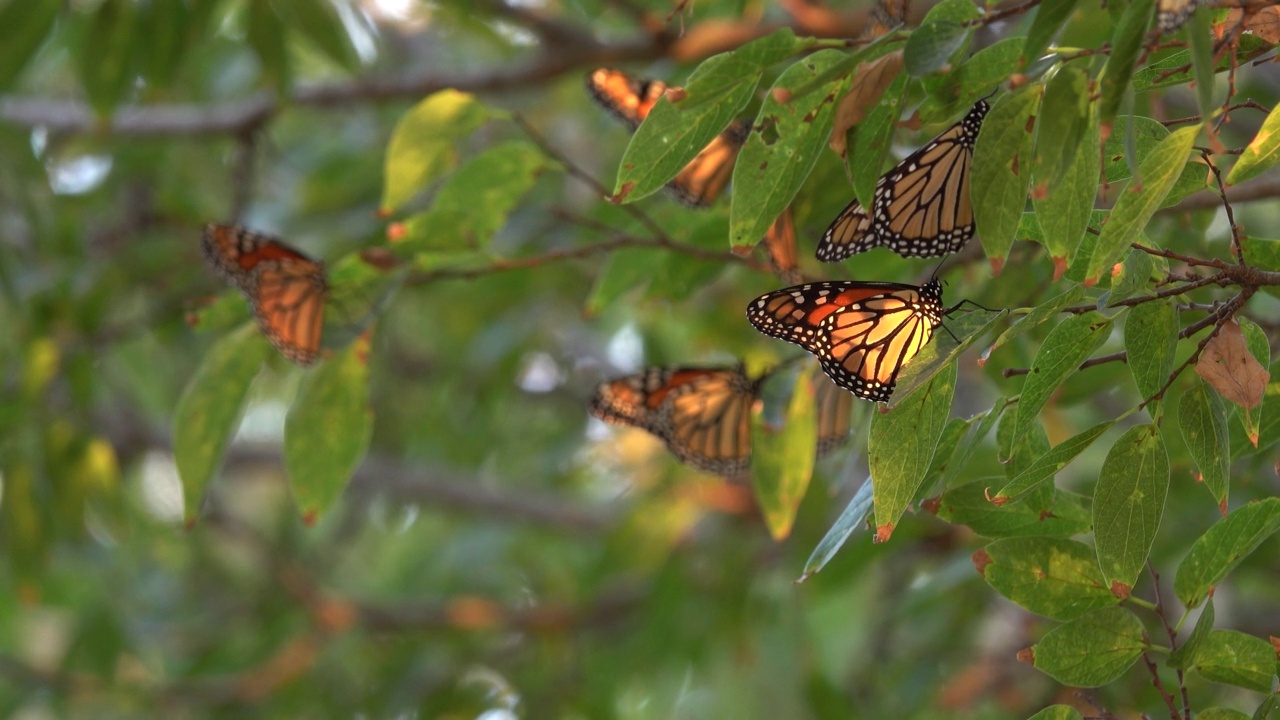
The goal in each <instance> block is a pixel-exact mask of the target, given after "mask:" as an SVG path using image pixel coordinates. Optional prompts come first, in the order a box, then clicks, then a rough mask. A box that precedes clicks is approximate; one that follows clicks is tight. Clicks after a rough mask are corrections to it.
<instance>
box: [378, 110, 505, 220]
mask: <svg viewBox="0 0 1280 720" xmlns="http://www.w3.org/2000/svg"><path fill="white" fill-rule="evenodd" d="M490 116H491V113H490V111H489V109H488V108H486V107H485V106H484V105H482V104H480V103H478V102H476V99H475V98H473V97H472V96H470V95H468V94H466V93H461V92H458V91H457V90H441V91H439V92H436V93H433V94H431V95H428V96H427V98H426V99H425V100H423V101H422V102H419V103H418V104H417V105H414V106H413V107H412V108H410V109H409V112H407V113H405V115H404V117H402V118H400V120H399V122H397V123H396V127H395V129H394V130H393V131H392V132H391V141H390V142H389V143H388V144H387V161H386V166H385V180H384V183H383V188H382V206H381V210H380V212H381V213H383V214H385V215H389V214H391V213H393V212H395V211H396V210H398V209H399V208H400V206H401V205H403V204H404V203H405V201H407V200H409V199H410V198H412V197H413V196H414V195H416V194H417V193H419V192H420V191H422V190H423V189H424V188H426V186H427V185H429V184H430V183H431V182H433V181H435V180H436V179H437V178H439V177H440V176H442V175H444V174H445V173H447V172H449V171H450V170H452V169H453V166H454V165H456V164H457V162H458V155H457V147H458V144H459V142H460V141H461V140H462V139H463V138H465V137H467V136H468V135H470V134H471V133H472V132H473V131H475V129H476V128H478V127H480V125H482V124H483V123H484V122H485V121H486V120H488V119H489V117H490Z"/></svg>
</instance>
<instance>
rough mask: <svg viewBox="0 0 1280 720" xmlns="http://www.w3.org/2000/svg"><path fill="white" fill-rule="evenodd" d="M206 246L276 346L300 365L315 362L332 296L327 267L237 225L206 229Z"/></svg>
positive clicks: (208, 255) (203, 243) (203, 242)
mask: <svg viewBox="0 0 1280 720" xmlns="http://www.w3.org/2000/svg"><path fill="white" fill-rule="evenodd" d="M201 247H202V248H203V250H204V256H205V258H206V259H208V261H209V263H210V264H211V265H213V267H214V268H215V269H217V270H218V272H219V273H221V274H222V276H223V277H225V278H226V279H227V280H228V281H230V282H231V283H232V284H233V285H235V286H236V287H238V288H240V291H241V292H242V293H244V296H245V298H247V299H248V301H249V306H250V307H251V308H252V309H253V315H254V317H255V318H257V321H258V327H259V328H261V329H262V334H263V335H265V336H266V337H267V339H268V340H270V341H271V344H272V345H274V346H275V348H276V349H277V350H279V351H280V353H281V354H282V355H284V356H285V357H286V358H288V359H290V360H292V361H293V362H296V363H298V364H299V365H304V366H305V365H310V364H311V363H313V362H315V359H316V357H317V355H318V353H319V349H320V332H321V329H322V327H323V325H324V308H325V300H326V298H327V297H328V294H329V287H328V283H327V281H326V280H325V273H324V265H323V264H322V263H321V262H320V261H318V260H312V259H311V258H309V257H307V256H306V255H304V254H302V253H300V252H298V251H297V250H295V249H293V248H292V247H289V246H288V245H286V244H285V243H284V242H282V241H281V240H280V239H278V238H275V237H271V236H269V235H262V234H259V233H255V232H252V231H250V230H246V229H245V228H242V227H237V226H234V225H220V224H217V223H209V224H208V225H205V228H204V235H203V237H202V238H201Z"/></svg>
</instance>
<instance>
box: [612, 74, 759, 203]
mask: <svg viewBox="0 0 1280 720" xmlns="http://www.w3.org/2000/svg"><path fill="white" fill-rule="evenodd" d="M667 88H668V85H667V84H666V83H664V82H662V81H661V80H642V79H640V78H637V77H634V76H632V75H629V74H627V73H625V72H623V71H621V70H613V69H610V68H599V69H597V70H594V71H592V72H591V74H589V75H587V90H588V91H589V92H590V93H591V97H593V98H595V100H596V102H598V103H600V105H602V106H603V107H604V108H605V109H606V110H608V111H610V112H612V113H613V114H614V115H616V116H617V117H618V118H620V119H621V120H622V121H623V122H625V123H627V125H629V126H630V127H631V131H632V132H635V130H636V128H638V127H640V123H642V122H644V119H645V118H646V117H648V115H649V111H650V110H652V109H653V106H654V104H655V103H657V102H658V99H659V98H661V97H662V95H663V93H665V92H666V91H667ZM750 131H751V126H750V125H749V124H747V123H744V122H741V121H735V122H733V124H731V125H730V126H729V127H728V128H726V129H725V130H724V131H723V132H721V133H720V134H719V135H717V136H716V137H715V139H714V140H712V141H711V143H710V144H708V145H707V146H706V147H705V148H703V149H702V152H700V153H698V156H697V157H695V158H694V159H693V160H691V161H689V164H688V165H685V166H684V169H683V170H681V171H680V174H678V175H676V176H675V178H674V179H672V180H671V182H669V183H667V188H668V189H670V190H671V192H672V194H674V195H675V196H676V197H677V198H678V199H679V200H680V201H681V202H683V203H685V204H686V205H690V206H692V207H699V208H701V207H707V206H709V205H710V204H711V203H713V202H715V200H716V198H718V197H720V193H721V192H722V191H723V190H724V188H725V186H726V185H728V184H729V180H730V178H732V177H733V163H734V161H735V160H737V159H738V151H739V150H741V149H742V144H743V143H744V142H746V140H747V134H748V133H749V132H750Z"/></svg>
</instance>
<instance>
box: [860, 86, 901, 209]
mask: <svg viewBox="0 0 1280 720" xmlns="http://www.w3.org/2000/svg"><path fill="white" fill-rule="evenodd" d="M906 90H907V75H906V73H902V74H899V75H898V77H896V78H894V79H893V82H892V83H890V84H889V87H888V89H886V90H885V91H884V93H882V94H881V95H880V100H879V101H878V102H877V103H876V104H875V107H873V108H871V109H870V110H869V111H867V115H866V117H864V118H863V119H862V122H860V123H858V125H857V127H856V128H855V129H854V131H853V144H852V145H851V146H850V147H851V148H852V150H851V151H850V152H849V154H848V163H849V169H850V171H851V172H852V174H853V191H854V196H855V197H857V198H858V202H860V203H862V207H864V208H868V207H873V206H874V202H873V201H874V198H875V193H876V183H877V182H878V181H879V180H880V176H881V175H882V174H883V173H882V172H881V168H882V167H883V166H884V158H885V155H886V154H887V153H888V152H889V146H890V145H892V144H893V130H894V128H895V127H897V125H898V117H899V116H900V115H901V114H902V103H903V102H904V101H905V100H906V99H907V92H906Z"/></svg>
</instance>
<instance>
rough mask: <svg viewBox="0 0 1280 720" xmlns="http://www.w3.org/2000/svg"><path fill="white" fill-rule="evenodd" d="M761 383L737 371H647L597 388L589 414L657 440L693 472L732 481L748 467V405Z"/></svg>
mask: <svg viewBox="0 0 1280 720" xmlns="http://www.w3.org/2000/svg"><path fill="white" fill-rule="evenodd" d="M761 380H762V379H756V380H749V379H747V377H746V376H745V375H743V374H742V369H741V368H739V367H730V368H724V367H671V368H657V367H655V368H649V369H647V370H645V371H643V372H640V373H637V374H635V375H628V376H626V377H621V378H617V379H614V380H610V381H608V382H605V383H603V384H601V385H600V387H599V388H597V389H596V394H595V397H594V398H592V400H591V414H592V415H594V416H596V417H598V418H600V419H601V420H606V421H609V422H613V423H619V424H622V425H631V426H634V427H638V428H640V429H642V430H647V431H648V432H651V433H653V434H654V435H657V436H658V437H659V438H660V439H661V440H662V441H663V442H664V443H666V444H667V448H668V449H670V450H671V452H672V453H673V454H675V456H676V457H678V458H680V459H681V460H683V461H685V462H687V463H689V464H690V465H693V466H694V467H696V468H699V469H701V470H706V471H707V472H711V473H715V474H717V475H723V476H725V477H736V476H739V475H743V474H744V473H746V471H747V469H748V468H749V467H750V466H751V423H750V416H751V405H752V404H753V403H755V400H756V395H757V393H758V392H759V390H760V383H761Z"/></svg>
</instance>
